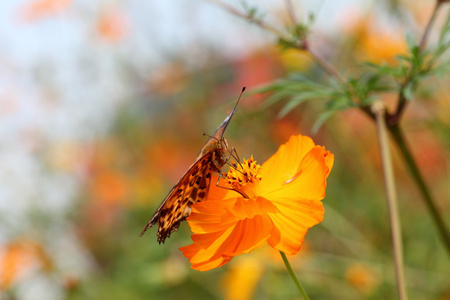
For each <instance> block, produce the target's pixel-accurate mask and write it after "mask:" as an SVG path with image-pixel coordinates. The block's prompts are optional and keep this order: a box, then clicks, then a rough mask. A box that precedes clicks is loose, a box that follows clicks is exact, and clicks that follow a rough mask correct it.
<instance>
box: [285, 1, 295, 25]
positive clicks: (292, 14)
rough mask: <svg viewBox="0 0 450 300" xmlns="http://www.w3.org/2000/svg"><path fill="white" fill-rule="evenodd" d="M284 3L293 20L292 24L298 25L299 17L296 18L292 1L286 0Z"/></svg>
mask: <svg viewBox="0 0 450 300" xmlns="http://www.w3.org/2000/svg"><path fill="white" fill-rule="evenodd" d="M284 2H285V3H286V7H287V11H288V14H289V18H291V22H292V24H294V25H297V17H296V16H295V12H294V6H293V5H292V2H291V0H284Z"/></svg>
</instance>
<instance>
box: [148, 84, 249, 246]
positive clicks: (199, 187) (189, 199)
mask: <svg viewBox="0 0 450 300" xmlns="http://www.w3.org/2000/svg"><path fill="white" fill-rule="evenodd" d="M244 91H245V87H244V88H243V89H242V91H241V94H240V96H239V99H238V101H237V102H236V105H235V106H234V108H233V110H232V111H231V112H230V113H229V114H228V116H227V117H226V118H225V120H224V121H223V122H222V124H220V126H219V128H217V130H216V132H215V133H214V135H213V136H210V138H209V140H208V141H207V142H206V144H205V145H204V146H203V147H202V149H201V150H200V153H199V154H198V156H197V158H196V159H195V162H194V163H193V164H192V165H191V167H190V168H189V169H188V170H187V171H186V173H185V174H184V175H183V177H181V179H180V180H179V181H178V183H177V184H176V185H175V186H174V187H173V188H172V189H171V190H170V192H169V194H168V195H167V196H166V198H165V199H164V201H163V202H162V203H161V204H160V205H159V207H158V209H157V210H156V212H155V213H154V214H153V216H152V218H151V219H150V221H148V223H147V225H145V227H144V229H143V230H142V232H141V236H142V235H143V234H144V233H145V232H146V231H147V229H149V228H151V227H152V226H154V225H156V224H157V223H158V231H157V234H156V235H157V237H158V243H159V244H161V243H164V241H165V240H166V238H168V237H169V236H170V234H171V233H172V232H174V231H177V230H178V227H179V226H180V223H181V222H182V221H184V220H185V219H186V218H187V217H188V216H189V215H190V213H191V205H192V204H194V203H196V202H200V201H203V200H205V199H206V197H207V196H208V192H209V187H210V185H211V177H212V174H213V173H219V174H220V170H221V169H222V167H223V166H224V165H225V163H226V162H227V157H226V153H227V151H228V144H227V141H226V140H225V138H224V137H223V134H224V132H225V129H226V128H227V126H228V124H229V123H230V120H231V118H232V117H233V115H234V113H235V112H236V109H237V106H238V104H239V100H240V99H241V96H242V93H243V92H244Z"/></svg>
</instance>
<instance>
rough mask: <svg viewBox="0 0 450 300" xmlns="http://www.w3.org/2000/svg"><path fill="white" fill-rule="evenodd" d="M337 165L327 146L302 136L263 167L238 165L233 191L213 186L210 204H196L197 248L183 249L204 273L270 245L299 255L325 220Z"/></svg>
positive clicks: (230, 178) (191, 221)
mask: <svg viewBox="0 0 450 300" xmlns="http://www.w3.org/2000/svg"><path fill="white" fill-rule="evenodd" d="M333 161H334V156H333V154H331V153H330V152H329V151H326V150H325V148H324V147H322V146H316V145H315V144H314V142H313V141H312V139H311V138H309V137H306V136H301V135H297V136H292V137H291V138H290V139H289V141H288V142H287V143H286V144H284V145H282V146H281V147H280V148H279V149H278V151H277V152H276V153H275V154H274V155H273V156H272V157H271V158H270V159H269V160H267V161H266V162H265V163H264V164H263V165H262V166H259V165H258V164H256V162H255V161H254V160H253V157H252V158H250V159H248V160H244V161H243V162H242V163H239V164H235V166H234V168H230V171H229V172H228V174H227V175H226V179H225V181H226V182H227V184H228V186H229V187H230V189H224V188H221V187H220V186H215V185H213V186H212V187H211V190H210V192H209V196H208V200H207V201H204V202H199V203H196V204H194V205H192V207H191V209H192V213H191V215H190V217H189V218H188V219H187V221H188V223H189V226H190V227H191V230H192V232H193V233H194V234H193V235H192V241H193V244H192V245H188V246H185V247H182V248H180V250H181V251H183V254H184V256H186V257H187V258H189V261H190V262H191V264H192V268H193V269H196V270H199V271H206V270H210V269H212V268H218V267H221V266H223V265H224V264H226V263H227V262H229V261H230V260H231V259H232V258H233V257H234V256H237V255H240V254H244V253H249V252H251V251H252V250H254V249H256V248H258V247H260V246H262V245H263V244H265V243H266V242H267V243H268V244H269V245H270V246H272V247H273V248H275V249H276V250H279V251H282V252H284V253H286V254H290V255H293V254H296V253H297V252H298V251H299V250H300V247H301V245H302V243H303V240H304V237H305V234H306V232H307V231H308V229H309V228H311V227H312V226H314V225H316V224H318V223H319V222H321V221H322V220H323V214H324V209H323V205H322V202H321V200H322V199H323V198H324V197H325V189H326V179H327V177H328V175H329V173H330V171H331V168H332V167H333ZM213 180H214V179H213ZM216 180H217V178H216ZM213 182H214V181H213Z"/></svg>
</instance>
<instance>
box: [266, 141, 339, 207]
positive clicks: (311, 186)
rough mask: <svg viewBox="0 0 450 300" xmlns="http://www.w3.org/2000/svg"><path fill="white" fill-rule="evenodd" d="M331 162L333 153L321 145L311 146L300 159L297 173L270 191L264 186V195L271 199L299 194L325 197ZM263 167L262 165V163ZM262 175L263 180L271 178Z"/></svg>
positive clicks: (306, 196) (314, 197) (309, 197)
mask: <svg viewBox="0 0 450 300" xmlns="http://www.w3.org/2000/svg"><path fill="white" fill-rule="evenodd" d="M332 164H333V154H331V153H330V152H329V151H326V150H325V148H323V147H321V146H315V147H314V148H312V149H311V150H310V151H309V152H308V153H307V154H306V155H305V157H304V158H303V159H302V161H301V163H300V164H299V166H298V169H297V173H296V174H294V175H292V176H290V177H289V178H287V179H286V180H285V181H284V182H283V183H282V184H281V185H279V186H278V187H277V188H275V189H272V190H270V191H268V190H267V188H264V190H265V193H263V194H262V196H264V197H266V198H267V197H268V198H271V199H276V198H288V197H297V196H300V197H302V198H305V199H317V200H321V199H323V198H324V197H325V188H326V186H327V183H326V179H327V177H328V174H329V173H330V170H331V168H330V166H332ZM263 168H264V165H263ZM271 179H272V178H270V179H267V178H266V177H263V179H262V182H261V185H265V184H266V183H265V182H263V181H264V180H271Z"/></svg>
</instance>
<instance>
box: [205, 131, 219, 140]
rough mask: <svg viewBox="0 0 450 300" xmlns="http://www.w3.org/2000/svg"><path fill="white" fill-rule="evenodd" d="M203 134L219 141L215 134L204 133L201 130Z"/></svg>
mask: <svg viewBox="0 0 450 300" xmlns="http://www.w3.org/2000/svg"><path fill="white" fill-rule="evenodd" d="M203 135H204V136H207V137H209V138H211V139H215V140H216V141H218V142H219V139H218V138H216V137H215V136H212V135H209V134H206V133H204V132H203Z"/></svg>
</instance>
